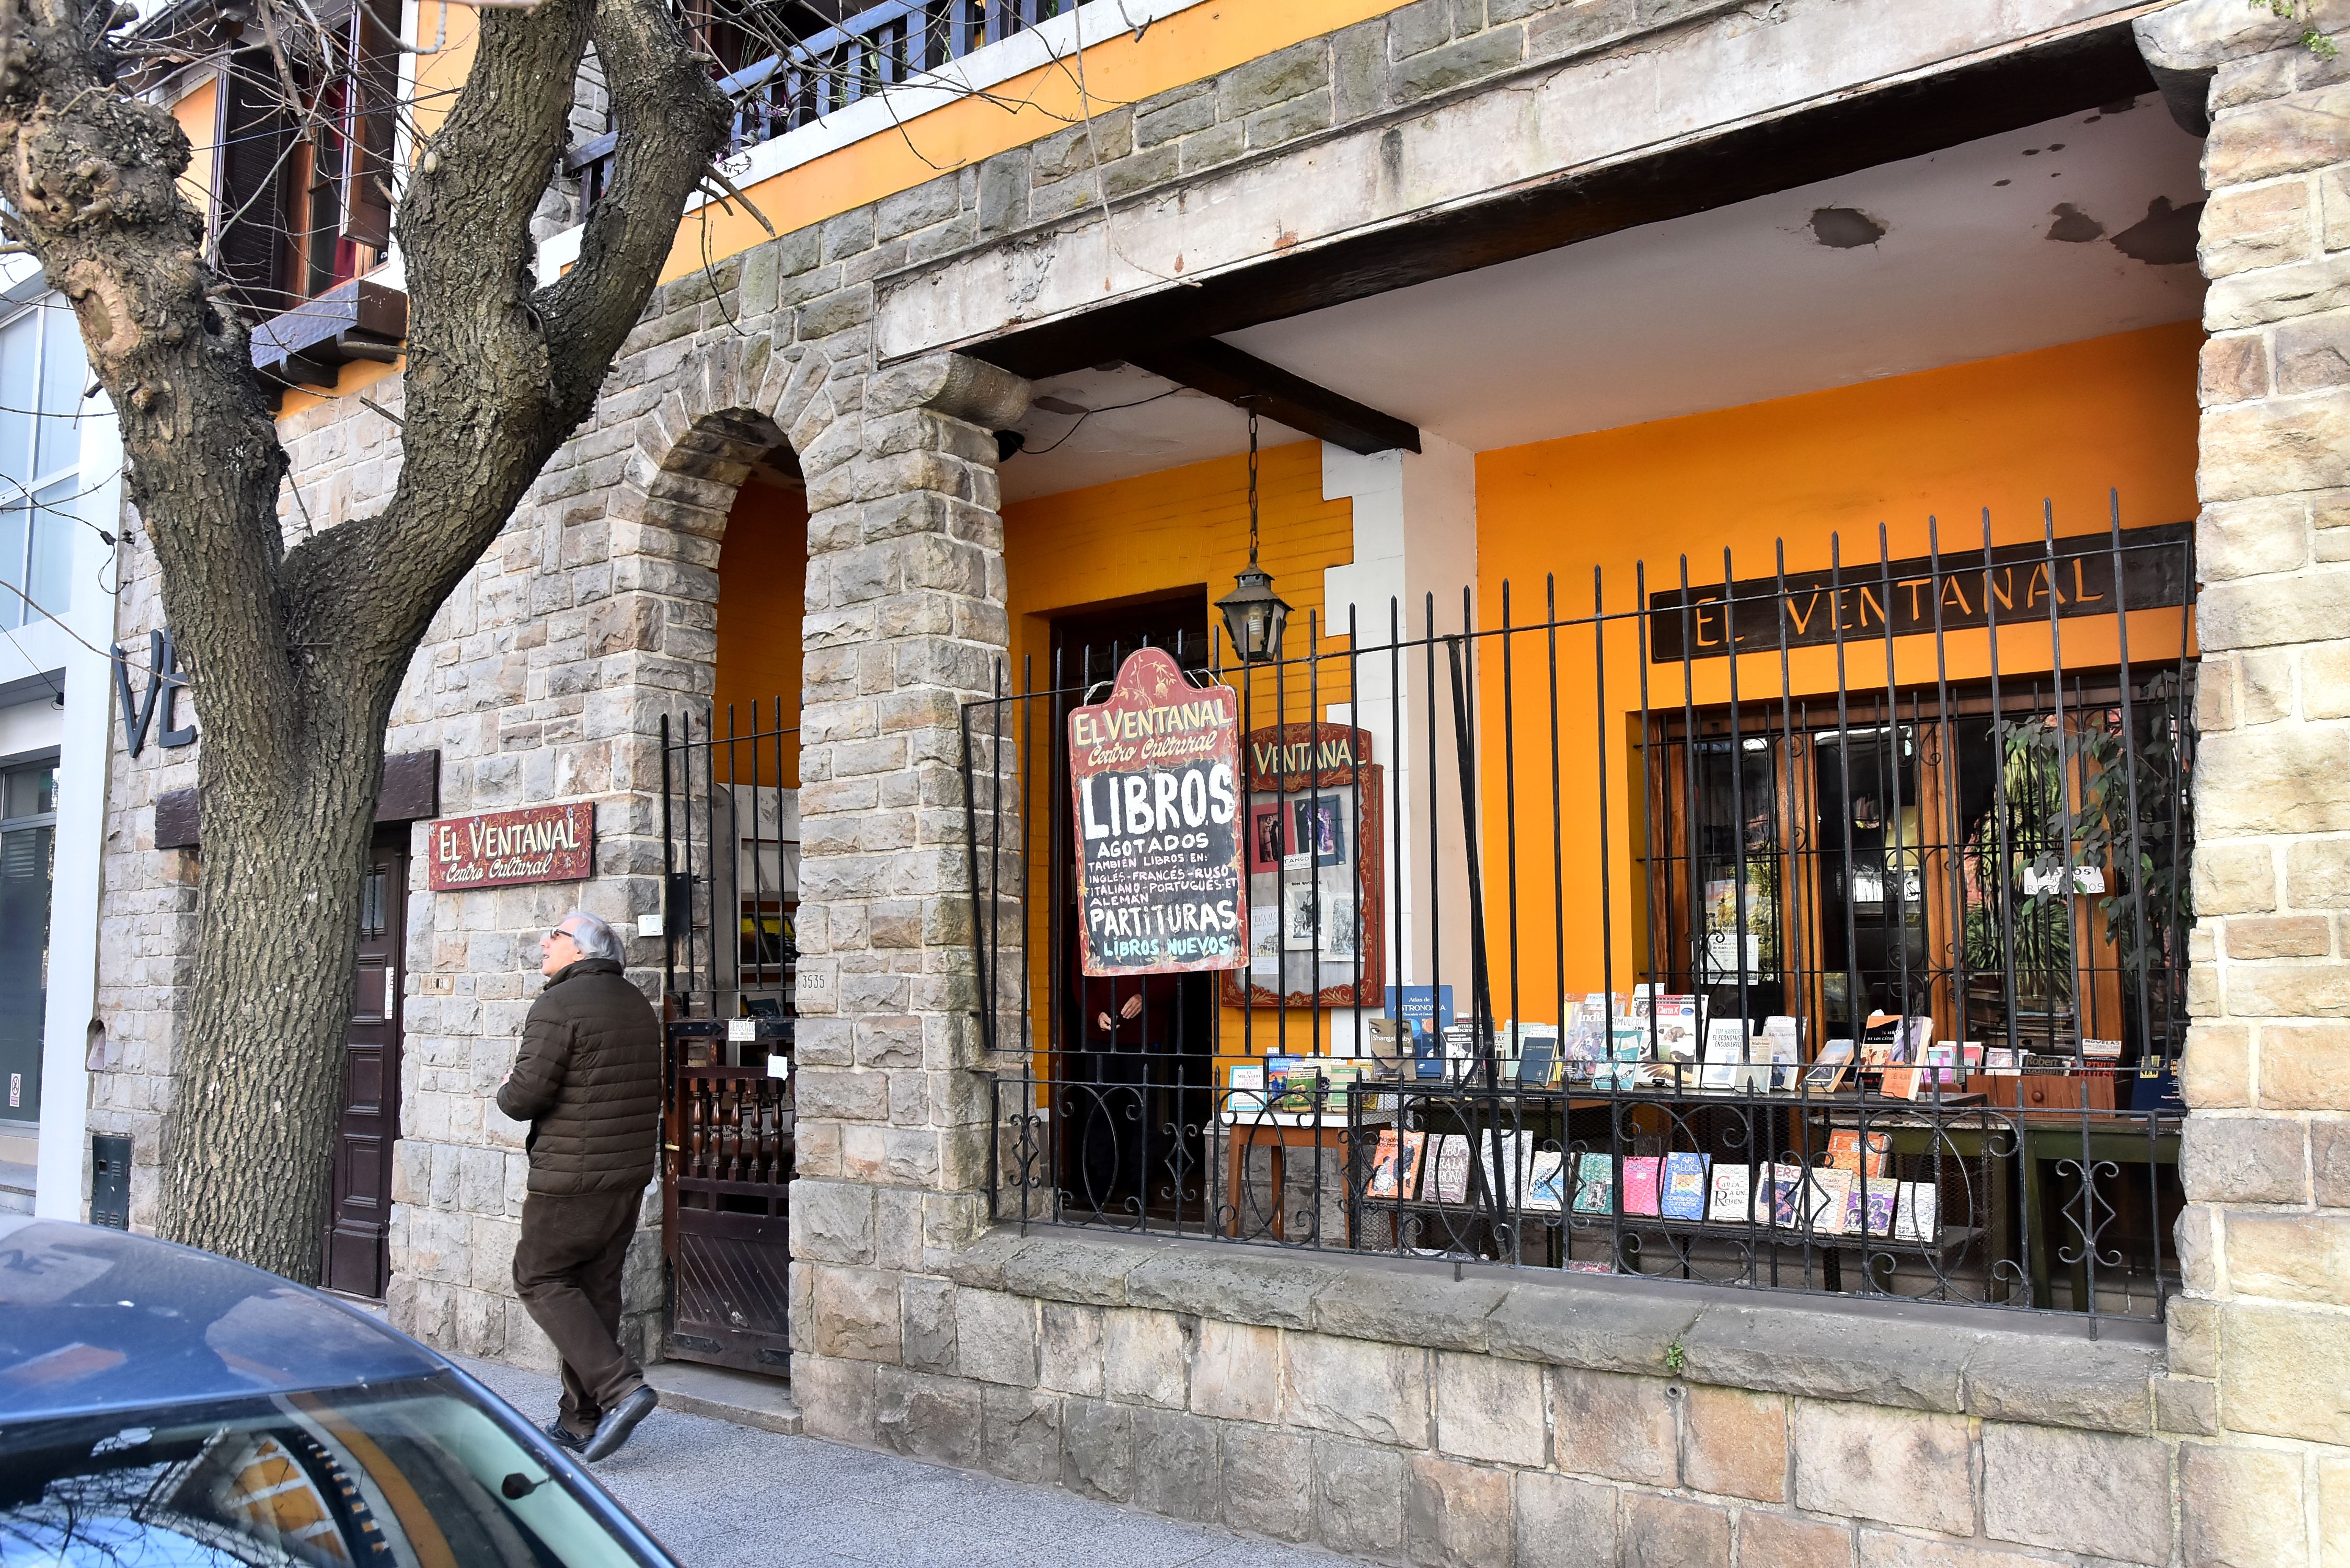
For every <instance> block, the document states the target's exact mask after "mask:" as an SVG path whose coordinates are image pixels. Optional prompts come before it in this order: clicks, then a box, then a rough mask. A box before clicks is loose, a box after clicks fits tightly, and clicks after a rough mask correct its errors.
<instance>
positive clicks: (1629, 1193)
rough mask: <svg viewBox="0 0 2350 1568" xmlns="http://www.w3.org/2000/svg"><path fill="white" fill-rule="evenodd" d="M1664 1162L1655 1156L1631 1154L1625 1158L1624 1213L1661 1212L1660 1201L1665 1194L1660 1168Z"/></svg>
mask: <svg viewBox="0 0 2350 1568" xmlns="http://www.w3.org/2000/svg"><path fill="white" fill-rule="evenodd" d="M1663 1164H1664V1161H1663V1160H1662V1159H1661V1158H1659V1157H1658V1156H1656V1155H1653V1154H1630V1155H1626V1156H1625V1157H1624V1212H1625V1213H1627V1214H1656V1213H1659V1212H1661V1210H1660V1209H1659V1200H1660V1199H1662V1198H1663V1196H1664V1194H1663V1191H1662V1189H1661V1179H1660V1176H1659V1167H1660V1166H1662V1165H1663Z"/></svg>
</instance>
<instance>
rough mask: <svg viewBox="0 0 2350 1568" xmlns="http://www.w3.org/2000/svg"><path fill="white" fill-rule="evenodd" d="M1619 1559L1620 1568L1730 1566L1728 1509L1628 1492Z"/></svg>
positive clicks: (1644, 1493) (1722, 1567)
mask: <svg viewBox="0 0 2350 1568" xmlns="http://www.w3.org/2000/svg"><path fill="white" fill-rule="evenodd" d="M1619 1539H1620V1544H1619V1549H1618V1550H1619V1555H1618V1557H1617V1562H1619V1563H1622V1564H1623V1568H1730V1511H1729V1510H1728V1509H1726V1508H1714V1507H1711V1506H1709V1505H1708V1504H1705V1503H1701V1502H1689V1501H1683V1500H1682V1499H1679V1498H1674V1497H1652V1496H1650V1495H1648V1493H1646V1492H1629V1493H1627V1494H1626V1496H1625V1498H1624V1527H1623V1534H1622V1536H1621V1537H1620V1538H1619Z"/></svg>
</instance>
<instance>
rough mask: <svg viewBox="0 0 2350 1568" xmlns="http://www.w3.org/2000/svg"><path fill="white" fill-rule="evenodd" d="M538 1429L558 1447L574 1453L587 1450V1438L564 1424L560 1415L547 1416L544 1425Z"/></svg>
mask: <svg viewBox="0 0 2350 1568" xmlns="http://www.w3.org/2000/svg"><path fill="white" fill-rule="evenodd" d="M539 1430H540V1431H542V1432H544V1433H546V1435H547V1437H548V1438H549V1439H550V1440H552V1441H553V1442H554V1444H555V1446H556V1448H558V1449H568V1450H570V1451H571V1452H572V1453H575V1454H578V1453H585V1452H587V1438H583V1437H581V1436H580V1435H579V1434H578V1433H577V1432H575V1431H573V1430H572V1429H571V1428H568V1427H567V1426H565V1425H564V1424H563V1417H560V1416H555V1417H549V1418H548V1420H547V1423H546V1425H545V1426H543V1427H541V1428H539Z"/></svg>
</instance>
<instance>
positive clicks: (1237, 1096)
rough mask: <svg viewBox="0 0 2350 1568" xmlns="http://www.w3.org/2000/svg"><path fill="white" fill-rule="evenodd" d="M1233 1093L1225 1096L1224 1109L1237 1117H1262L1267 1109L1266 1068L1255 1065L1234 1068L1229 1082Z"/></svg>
mask: <svg viewBox="0 0 2350 1568" xmlns="http://www.w3.org/2000/svg"><path fill="white" fill-rule="evenodd" d="M1228 1082H1229V1084H1230V1086H1231V1088H1232V1093H1231V1094H1229V1095H1227V1096H1224V1108H1225V1109H1226V1110H1228V1111H1230V1112H1231V1113H1232V1115H1233V1116H1235V1117H1240V1116H1258V1115H1261V1114H1262V1113H1263V1110H1264V1108H1265V1097H1264V1068H1263V1066H1261V1065H1258V1064H1254V1063H1252V1064H1248V1065H1246V1066H1236V1067H1234V1068H1232V1074H1231V1076H1230V1078H1229V1080H1228Z"/></svg>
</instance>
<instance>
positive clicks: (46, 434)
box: [33, 296, 89, 475]
mask: <svg viewBox="0 0 2350 1568" xmlns="http://www.w3.org/2000/svg"><path fill="white" fill-rule="evenodd" d="M41 314H42V317H43V318H44V320H43V325H44V326H45V327H47V342H45V343H43V344H42V345H41V349H42V354H41V402H40V409H41V413H42V414H43V416H44V417H43V418H41V419H39V420H36V421H34V422H35V425H36V432H35V433H36V439H37V441H38V445H39V448H40V455H39V457H38V458H37V459H36V461H35V462H34V464H33V472H35V473H36V474H43V475H46V474H51V473H55V472H57V470H59V469H61V468H73V467H76V466H78V464H79V463H80V462H81V420H80V418H79V415H80V413H81V408H82V402H81V389H82V388H83V387H84V386H85V385H86V384H88V380H89V363H88V359H87V358H86V357H85V356H84V355H83V353H82V347H81V323H80V321H79V320H78V318H77V317H75V316H74V313H73V311H72V309H71V307H69V306H67V304H66V303H65V301H63V300H62V299H58V298H56V297H54V296H53V297H52V298H51V299H50V301H49V303H48V304H47V306H43V307H42V311H41ZM59 416H63V417H59Z"/></svg>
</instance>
